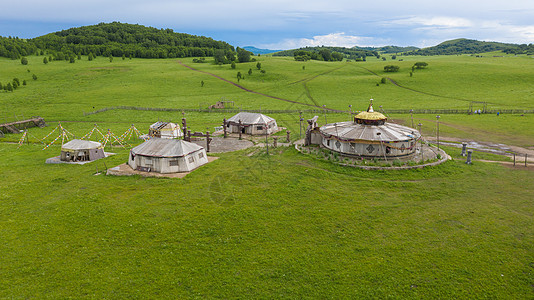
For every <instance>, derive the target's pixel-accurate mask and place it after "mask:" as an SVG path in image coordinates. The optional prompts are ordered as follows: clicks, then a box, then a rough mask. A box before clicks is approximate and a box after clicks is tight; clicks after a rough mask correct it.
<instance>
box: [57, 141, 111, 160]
mask: <svg viewBox="0 0 534 300" xmlns="http://www.w3.org/2000/svg"><path fill="white" fill-rule="evenodd" d="M104 157H106V155H105V154H104V147H103V146H102V144H101V143H99V142H93V141H84V140H77V139H74V140H72V141H69V142H67V143H65V144H63V146H61V156H60V160H62V161H72V162H77V161H93V160H97V159H100V158H104Z"/></svg>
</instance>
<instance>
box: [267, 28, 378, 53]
mask: <svg viewBox="0 0 534 300" xmlns="http://www.w3.org/2000/svg"><path fill="white" fill-rule="evenodd" d="M376 44H381V45H385V40H382V39H375V38H370V37H361V36H354V35H346V34H345V33H344V32H337V33H330V34H326V35H316V36H314V37H313V38H311V39H310V38H295V39H284V40H282V41H281V42H278V43H274V44H264V45H261V46H260V47H262V48H268V49H277V50H278V49H281V50H284V49H296V48H301V47H306V46H309V47H315V46H333V47H346V48H350V47H354V46H371V45H376Z"/></svg>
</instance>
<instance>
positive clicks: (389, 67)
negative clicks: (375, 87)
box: [384, 65, 400, 72]
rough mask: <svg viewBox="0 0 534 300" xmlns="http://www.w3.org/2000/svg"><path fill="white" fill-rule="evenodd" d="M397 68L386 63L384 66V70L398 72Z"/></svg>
mask: <svg viewBox="0 0 534 300" xmlns="http://www.w3.org/2000/svg"><path fill="white" fill-rule="evenodd" d="M399 69H400V68H399V66H394V65H387V66H385V67H384V72H398V71H399Z"/></svg>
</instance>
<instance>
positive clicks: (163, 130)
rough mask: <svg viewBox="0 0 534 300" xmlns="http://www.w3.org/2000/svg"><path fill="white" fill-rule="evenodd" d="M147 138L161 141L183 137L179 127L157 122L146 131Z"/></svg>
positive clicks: (173, 124)
mask: <svg viewBox="0 0 534 300" xmlns="http://www.w3.org/2000/svg"><path fill="white" fill-rule="evenodd" d="M148 136H150V137H159V138H162V139H176V138H179V137H182V136H184V134H183V132H182V130H181V129H180V126H178V125H177V124H175V123H171V122H161V121H158V122H156V123H154V124H152V125H150V128H149V129H148Z"/></svg>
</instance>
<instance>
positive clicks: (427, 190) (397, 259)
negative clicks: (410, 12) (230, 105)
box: [0, 54, 534, 299]
mask: <svg viewBox="0 0 534 300" xmlns="http://www.w3.org/2000/svg"><path fill="white" fill-rule="evenodd" d="M386 57H388V60H387V61H382V60H377V59H374V58H368V61H367V62H318V61H308V62H296V61H294V60H293V59H292V58H283V57H269V56H260V57H255V58H256V59H257V60H258V62H260V63H261V67H262V69H263V70H265V73H261V72H260V71H259V70H258V69H257V68H256V62H251V63H243V64H237V68H236V69H231V68H230V66H229V65H222V66H219V65H214V64H211V63H193V62H192V59H189V58H186V59H181V61H182V62H183V63H185V64H187V65H189V66H191V67H193V68H195V69H198V70H200V71H204V72H209V73H212V74H214V75H217V76H219V77H222V78H224V79H227V80H230V81H232V82H235V83H239V84H240V85H241V86H243V87H244V88H247V89H250V90H253V91H256V92H258V93H263V94H266V95H269V96H273V97H279V98H283V99H287V100H292V101H295V102H298V103H291V102H286V101H281V100H277V99H273V98H270V97H266V96H263V95H260V94H256V93H249V92H246V91H244V90H242V89H239V88H237V87H235V86H233V85H231V84H229V83H228V82H225V81H222V80H220V79H218V78H215V77H213V76H210V75H207V74H205V73H201V72H195V71H192V70H190V69H187V68H185V67H183V66H181V65H180V64H179V63H178V59H154V60H149V59H132V60H129V59H126V60H121V59H120V58H115V59H114V60H113V62H110V61H109V59H107V58H103V57H98V58H97V59H96V60H94V61H87V57H83V58H82V60H77V61H76V62H75V63H74V64H70V63H68V62H65V61H53V62H51V63H48V64H46V65H45V64H43V63H42V59H43V56H32V57H28V60H29V64H28V65H26V66H24V65H22V64H20V61H13V60H9V59H4V58H0V83H2V84H6V83H7V82H10V81H11V80H12V79H13V78H14V77H17V78H19V79H20V81H21V82H22V80H26V81H27V85H26V86H21V87H19V89H17V90H15V91H14V92H4V91H0V103H1V105H2V109H1V111H0V121H1V122H4V121H12V120H13V119H15V116H16V118H20V117H21V116H24V117H29V116H41V117H44V118H45V120H46V121H47V123H48V125H49V126H48V127H45V128H31V129H29V131H28V136H29V142H30V143H29V144H24V145H22V146H21V147H20V148H18V145H17V144H16V142H17V141H18V140H19V139H20V137H21V134H15V135H14V134H6V137H5V138H1V139H0V154H1V155H0V170H1V174H2V180H1V181H0V203H1V205H0V238H1V240H2V242H1V243H0V298H16V299H20V298H53V299H58V298H60V299H62V298H172V299H175V298H332V299H339V298H380V299H381V298H397V299H404V298H427V299H436V298H438V299H443V298H459V299H473V298H494V299H528V298H532V297H534V230H533V228H534V205H533V203H532V198H533V197H532V195H533V194H534V177H533V176H532V171H531V170H530V171H529V169H527V168H518V167H516V168H511V167H506V166H502V165H500V164H497V163H485V162H481V161H477V160H475V162H474V163H473V164H472V165H466V164H465V163H464V159H463V158H462V157H461V156H459V150H458V149H455V148H448V147H447V148H446V150H447V151H448V152H449V153H450V154H451V156H452V157H453V160H452V161H448V162H446V163H444V164H442V165H439V166H436V167H431V168H425V169H418V170H403V171H365V170H360V169H355V168H350V167H343V166H339V165H335V164H332V163H330V162H328V161H324V160H319V159H315V158H313V157H311V156H307V155H302V154H300V153H298V152H297V151H296V150H295V149H293V148H291V147H289V148H284V147H282V148H277V149H272V148H270V149H269V155H267V154H266V153H265V150H264V149H263V148H257V147H256V148H251V149H247V150H242V151H238V152H233V153H224V154H213V155H214V156H217V157H219V159H217V160H216V161H214V162H212V163H210V164H207V165H205V166H202V167H201V168H199V169H198V170H195V171H194V172H192V173H191V174H189V175H187V176H186V177H185V178H183V179H156V178H144V177H139V176H132V177H115V176H105V175H95V173H96V172H97V171H102V170H104V169H105V168H109V167H113V166H116V165H119V164H121V163H123V162H125V161H126V160H127V158H128V149H127V148H126V149H124V148H113V149H112V150H111V152H114V153H116V155H113V156H110V157H108V158H105V159H102V160H98V161H95V162H92V163H88V164H85V165H64V164H61V165H47V164H45V163H44V161H45V160H46V159H47V158H49V157H52V156H56V155H58V154H59V151H60V145H58V144H57V143H59V142H56V144H55V145H52V146H51V147H49V148H48V149H46V150H41V149H42V148H43V146H44V144H43V143H41V142H40V140H41V138H43V137H44V136H46V135H47V134H48V133H49V132H50V131H51V130H52V129H53V128H54V127H55V126H57V124H58V122H60V121H61V124H62V126H64V127H65V128H66V129H67V130H69V131H70V132H71V133H73V134H74V135H76V136H78V137H81V136H83V135H84V134H86V133H87V132H89V131H90V130H91V129H92V128H93V126H94V124H95V123H96V124H97V125H98V127H99V128H100V129H101V130H107V129H110V130H112V131H113V132H114V133H115V134H116V135H121V134H122V133H123V132H125V131H126V130H127V129H128V128H129V127H130V125H131V124H135V126H136V127H137V128H138V129H139V130H140V131H141V132H143V133H146V132H147V131H148V126H149V125H150V124H151V123H153V122H155V121H157V120H165V121H168V120H171V121H174V122H180V119H181V118H182V113H181V112H180V111H137V110H123V109H114V110H108V111H104V112H100V113H96V114H90V115H87V114H84V113H87V112H92V111H96V110H99V109H103V108H107V107H113V106H138V107H153V108H174V109H197V108H207V107H208V105H210V104H214V103H215V102H216V101H218V100H221V99H223V100H226V101H234V108H237V109H238V108H241V109H265V110H304V111H306V110H309V109H314V107H311V106H309V105H317V106H319V108H316V109H317V110H318V112H317V113H311V112H305V113H304V115H303V117H304V118H311V117H313V115H319V121H320V122H321V123H324V120H325V118H326V119H327V121H328V122H336V121H346V120H349V119H350V115H349V112H348V110H349V105H352V108H351V109H352V110H353V111H359V110H365V109H366V108H367V106H368V104H369V99H370V98H373V99H374V102H373V103H374V105H375V109H377V108H378V107H379V106H382V108H383V109H384V111H385V112H386V113H387V112H388V110H395V109H465V110H466V109H467V108H468V107H469V103H470V101H485V102H487V103H488V104H487V105H488V108H490V109H497V110H498V109H503V110H504V109H522V110H532V109H534V100H533V99H534V60H533V59H532V58H530V57H526V56H504V57H494V56H493V55H492V54H489V55H488V54H484V55H483V57H476V56H466V55H464V56H435V57H403V56H397V58H398V59H403V61H398V59H397V60H391V59H390V58H389V56H386ZM207 60H208V61H210V58H208V59H207ZM418 61H425V62H427V63H428V67H427V68H426V69H422V70H415V72H414V73H413V75H412V76H410V71H411V66H412V65H413V64H414V63H415V62H418ZM391 64H393V65H398V66H400V71H399V72H398V73H384V72H383V67H384V66H385V65H391ZM249 69H252V74H251V75H249V74H248V70H249ZM237 72H241V74H243V75H244V77H245V78H244V79H241V80H240V81H239V82H238V80H237V77H236V74H237ZM33 74H35V75H36V76H37V80H33V79H32V75H33ZM375 74H376V75H375ZM382 77H389V78H391V79H393V80H394V81H395V82H397V83H398V84H399V85H401V86H402V87H399V86H396V85H394V84H393V83H392V82H389V81H388V82H387V83H386V84H378V86H377V83H379V82H380V80H381V78H382ZM202 81H203V82H204V86H201V82H202ZM403 87H405V88H403ZM322 105H326V107H327V108H332V109H337V110H344V111H347V113H330V112H328V113H324V112H321V109H320V107H322ZM476 105H479V106H478V107H477V106H476ZM478 108H482V106H480V104H475V106H474V109H478ZM231 116H232V114H229V113H224V112H213V113H206V112H194V111H189V110H188V111H186V112H185V117H186V118H187V122H188V126H190V128H191V129H192V130H193V131H206V130H210V131H212V130H214V127H217V126H220V125H221V123H222V119H223V118H225V117H226V118H228V117H231ZM272 116H273V117H274V118H276V119H277V121H278V123H279V125H281V126H283V127H286V128H287V129H288V130H290V131H291V139H292V140H293V141H295V140H297V139H299V138H300V137H299V129H300V127H299V125H300V124H299V117H298V114H296V113H276V114H272ZM388 116H389V118H390V119H393V120H395V121H396V122H401V123H404V124H405V125H410V124H411V118H410V115H409V114H391V115H390V114H388ZM413 118H414V123H415V124H418V123H421V124H422V132H423V134H424V135H426V136H431V137H433V136H435V135H436V133H437V132H436V128H437V124H436V116H435V115H430V114H414V116H413ZM533 126H534V118H533V115H532V114H524V115H521V114H501V115H499V116H497V115H495V114H482V115H466V114H444V115H441V118H440V127H439V128H440V135H441V136H442V137H443V139H447V138H451V139H452V138H459V139H470V140H474V141H485V142H493V143H505V144H508V145H513V146H521V147H526V148H530V149H532V147H534V142H533V141H534V131H533V130H532V127H533ZM56 136H57V135H55V133H54V134H53V135H51V136H50V137H49V138H48V139H46V140H45V141H43V142H44V143H49V142H51V141H52V140H53V139H54V138H55V137H56ZM129 143H130V144H131V145H136V144H138V143H139V140H135V139H132V140H130V141H129ZM106 151H110V149H109V148H108V149H107V150H106ZM477 155H478V156H477ZM477 158H480V159H489V160H501V158H498V157H495V156H492V155H489V154H482V153H478V152H475V159H477Z"/></svg>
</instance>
